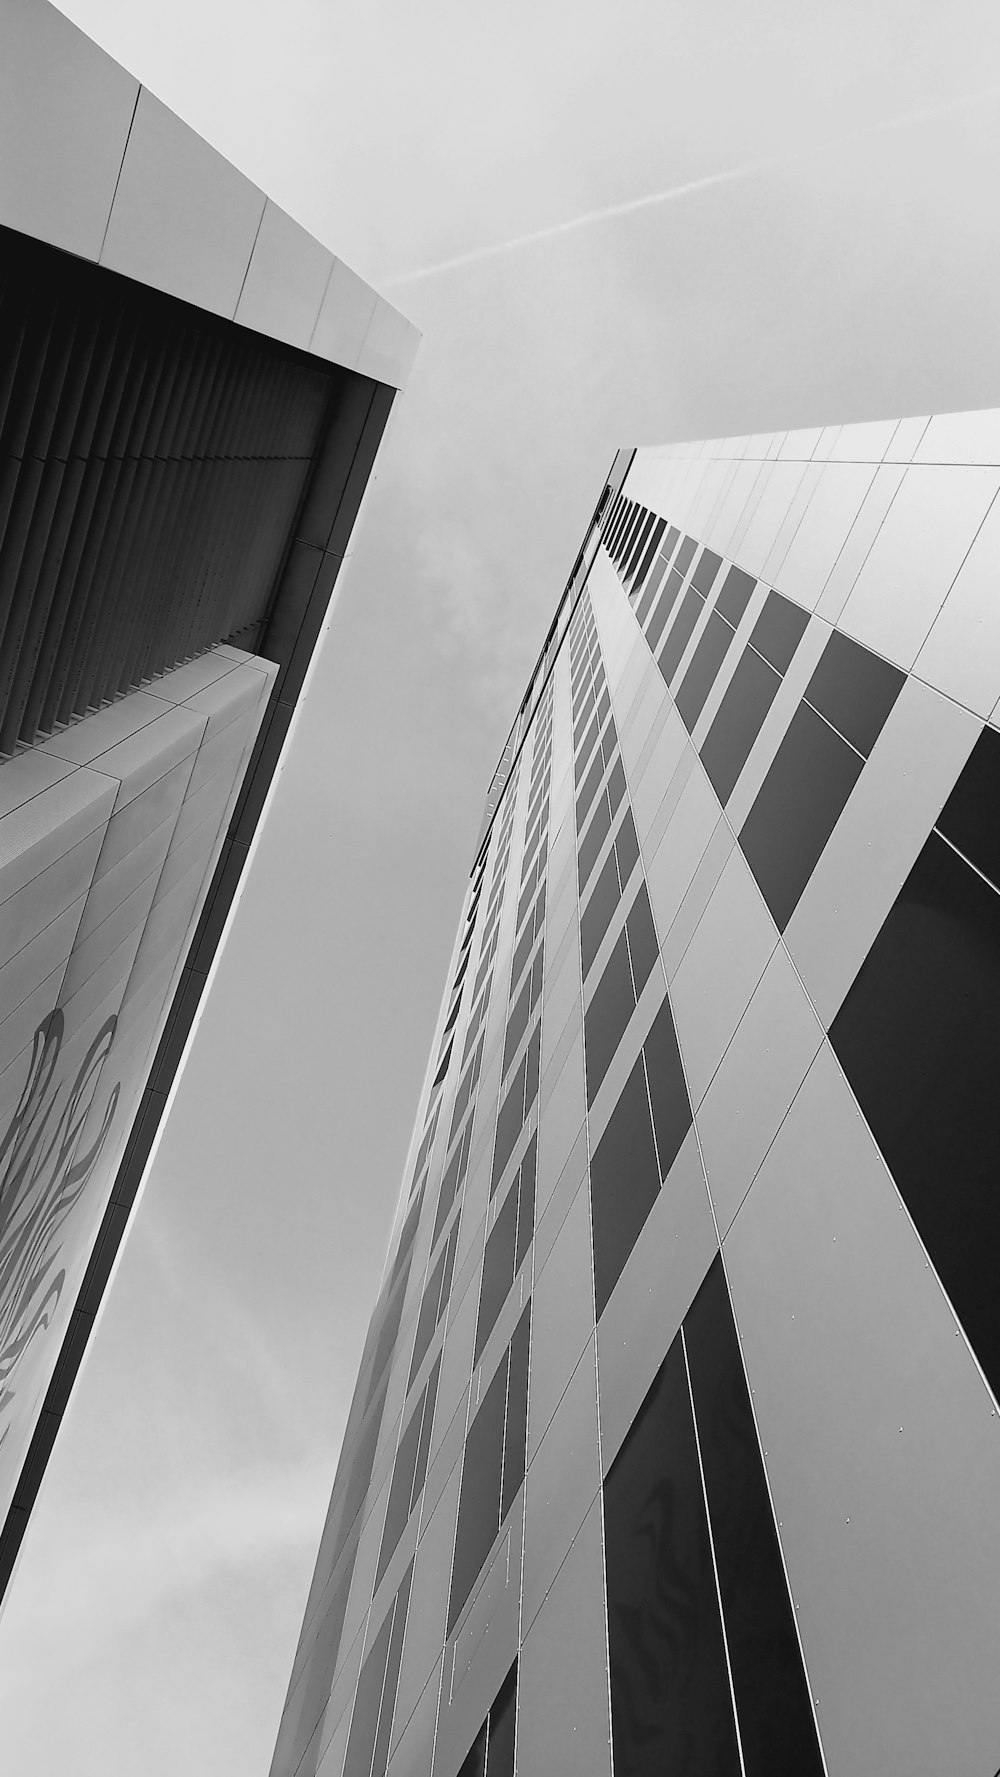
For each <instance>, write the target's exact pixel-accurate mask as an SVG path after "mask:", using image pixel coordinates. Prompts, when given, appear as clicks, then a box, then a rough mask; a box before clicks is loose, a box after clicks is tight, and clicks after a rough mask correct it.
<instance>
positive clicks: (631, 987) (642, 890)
mask: <svg viewBox="0 0 1000 1777" xmlns="http://www.w3.org/2000/svg"><path fill="white" fill-rule="evenodd" d="M657 955H658V948H657V943H656V933H655V931H654V929H653V915H652V912H651V910H650V905H649V896H648V894H647V893H646V885H645V883H644V882H643V883H640V885H639V891H638V893H637V895H636V898H635V901H634V902H633V904H632V907H631V908H630V910H629V914H628V917H627V919H626V922H625V926H624V929H623V930H622V932H621V935H620V936H619V938H618V942H617V943H616V945H615V947H614V949H613V950H612V952H611V955H610V957H609V958H608V961H607V963H606V964H605V968H604V973H603V975H602V976H601V979H600V981H599V982H598V984H597V987H596V988H595V989H594V993H593V997H592V998H591V1001H590V1004H589V1005H588V1007H587V1010H586V1013H585V1014H584V1040H585V1048H586V1056H587V1104H588V1106H589V1105H592V1104H593V1102H594V1099H595V1098H596V1096H597V1092H598V1089H599V1087H600V1085H601V1082H602V1081H603V1079H604V1076H605V1074H606V1073H607V1071H608V1068H609V1067H610V1066H611V1063H612V1061H613V1060H614V1057H615V1054H616V1052H617V1049H618V1045H619V1043H620V1042H621V1039H622V1037H623V1036H624V1034H625V1031H626V1029H627V1027H628V1024H629V1020H630V1019H631V1017H632V1013H633V1012H634V1011H635V1008H636V1005H637V1003H638V1000H639V996H640V994H641V993H642V990H643V988H644V987H645V985H646V982H647V980H648V979H649V975H650V971H651V970H652V967H653V964H654V963H655V961H656V958H657Z"/></svg>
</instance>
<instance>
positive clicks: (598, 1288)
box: [590, 1000, 691, 1319]
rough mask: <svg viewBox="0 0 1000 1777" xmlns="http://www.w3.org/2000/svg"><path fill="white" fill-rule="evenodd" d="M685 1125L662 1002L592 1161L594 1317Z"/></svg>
mask: <svg viewBox="0 0 1000 1777" xmlns="http://www.w3.org/2000/svg"><path fill="white" fill-rule="evenodd" d="M690 1127H691V1106H690V1103H689V1101H688V1095H687V1088H686V1086H685V1083H684V1073H683V1069H682V1067H681V1058H680V1052H679V1050H678V1048H677V1038H676V1035H675V1033H674V1024H673V1017H672V1015H671V1012H670V1003H669V1000H664V1002H663V1004H662V1006H661V1007H660V1010H659V1012H658V1013H657V1015H656V1017H655V1019H654V1020H653V1024H652V1028H651V1030H650V1032H649V1035H648V1036H647V1038H646V1041H645V1043H644V1044H643V1047H642V1051H641V1053H640V1055H639V1057H638V1060H637V1061H636V1063H635V1066H634V1067H633V1069H632V1072H631V1073H630V1074H629V1077H628V1079H627V1081H626V1083H625V1085H624V1087H623V1089H622V1092H621V1096H620V1097H619V1099H618V1102H617V1104H616V1105H615V1108H614V1110H613V1111H612V1113H611V1116H610V1118H609V1121H608V1125H607V1128H606V1129H605V1131H604V1134H603V1135H602V1136H601V1139H600V1141H599V1142H598V1144H597V1147H596V1149H595V1150H594V1154H593V1157H592V1159H591V1167H590V1185H591V1216H592V1222H593V1234H594V1290H595V1297H596V1303H597V1316H598V1319H600V1316H601V1314H602V1313H603V1311H604V1309H605V1307H606V1306H607V1303H608V1300H609V1298H610V1296H611V1292H612V1290H613V1289H614V1287H615V1284H616V1283H617V1282H618V1279H619V1277H620V1276H621V1274H622V1271H623V1270H624V1268H625V1264H626V1261H627V1259H628V1256H629V1254H630V1252H631V1251H632V1248H633V1246H634V1245H635V1243H636V1241H637V1240H638V1238H639V1235H640V1233H641V1232H642V1228H643V1225H644V1223H645V1221H646V1217H647V1216H648V1214H649V1212H650V1210H651V1209H652V1207H653V1204H654V1202H655V1200H656V1197H657V1193H658V1192H659V1189H660V1185H661V1184H662V1182H663V1180H664V1179H665V1178H666V1176H667V1173H668V1172H669V1170H670V1168H671V1166H672V1165H673V1163H674V1160H675V1159H676V1157H677V1153H678V1150H679V1148H680V1146H681V1143H682V1141H683V1140H684V1137H685V1136H686V1134H687V1132H688V1130H689V1129H690Z"/></svg>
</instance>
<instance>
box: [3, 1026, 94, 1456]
mask: <svg viewBox="0 0 1000 1777" xmlns="http://www.w3.org/2000/svg"><path fill="white" fill-rule="evenodd" d="M117 1024H118V1020H117V1017H111V1018H107V1019H106V1020H105V1022H104V1023H103V1024H102V1025H101V1028H100V1030H99V1031H98V1033H97V1035H96V1037H95V1038H94V1040H93V1042H92V1043H91V1045H90V1047H89V1049H88V1050H87V1053H86V1055H85V1056H84V1058H83V1060H82V1062H81V1063H80V1067H79V1069H78V1071H77V1074H76V1077H75V1079H74V1080H73V1083H72V1085H71V1086H70V1087H69V1089H68V1091H67V1092H65V1095H64V1087H65V1085H66V1080H65V1079H64V1078H61V1077H60V1074H59V1056H60V1052H61V1050H62V1046H63V1038H64V1034H65V1020H64V1017H63V1014H62V1012H61V1011H60V1010H59V1008H58V1007H57V1008H56V1010H55V1011H54V1012H50V1013H49V1015H48V1017H47V1018H45V1019H43V1020H42V1023H41V1024H40V1025H39V1026H38V1029H37V1030H36V1032H35V1035H34V1039H33V1043H32V1051H31V1060H30V1062H29V1065H28V1076H27V1079H26V1081H25V1085H24V1090H23V1092H22V1093H21V1097H20V1100H19V1101H18V1104H17V1106H16V1108H15V1110H14V1113H13V1115H12V1117H11V1119H10V1122H9V1124H8V1126H7V1129H6V1131H5V1132H4V1134H3V1136H2V1137H0V1451H2V1450H3V1446H4V1443H5V1441H6V1438H7V1435H8V1432H9V1431H10V1425H11V1414H12V1410H13V1406H14V1401H15V1397H16V1393H17V1388H16V1378H17V1371H18V1368H19V1366H20V1364H21V1363H22V1361H23V1359H24V1356H25V1354H26V1352H27V1351H28V1349H29V1347H30V1346H31V1344H32V1342H33V1341H34V1340H35V1339H37V1338H38V1337H39V1336H41V1335H43V1334H44V1332H45V1329H46V1328H47V1327H48V1326H49V1325H50V1323H51V1321H52V1319H53V1316H54V1315H55V1312H56V1309H57V1307H58V1304H59V1299H60V1297H61V1295H62V1292H63V1288H64V1286H65V1282H66V1270H65V1267H63V1266H60V1263H59V1260H60V1254H61V1249H62V1234H63V1229H64V1227H65V1223H66V1220H67V1218H68V1217H69V1215H70V1214H71V1212H72V1210H73V1207H74V1205H75V1204H76V1203H77V1201H78V1200H79V1198H80V1196H81V1195H82V1193H83V1192H84V1191H85V1189H86V1187H87V1184H88V1181H89V1179H90V1177H91V1174H92V1173H93V1170H94V1167H95V1166H96V1165H97V1161H98V1159H99V1157H100V1153H101V1149H102V1148H103V1146H104V1144H105V1141H106V1140H107V1137H108V1133H109V1131H110V1129H111V1125H112V1122H113V1120H114V1115H115V1111H116V1108H117V1105H118V1096H119V1090H120V1088H119V1085H117V1084H116V1085H115V1086H114V1088H113V1090H112V1092H111V1094H110V1097H109V1099H108V1103H107V1107H106V1109H105V1111H104V1115H103V1117H102V1118H101V1120H100V1123H99V1126H98V1128H97V1132H96V1134H95V1136H94V1139H93V1141H92V1142H91V1143H90V1146H89V1147H88V1148H87V1150H86V1152H84V1153H80V1152H78V1149H79V1147H80V1142H81V1138H82V1136H83V1132H84V1128H85V1126H86V1124H87V1120H88V1117H89V1115H90V1111H91V1108H92V1106H93V1103H94V1098H95V1095H96V1093H97V1087H98V1083H99V1080H100V1076H101V1071H102V1069H103V1067H104V1063H105V1061H106V1060H107V1057H108V1053H109V1051H110V1049H111V1045H112V1043H113V1042H114V1036H115V1030H116V1027H117Z"/></svg>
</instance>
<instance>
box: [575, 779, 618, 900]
mask: <svg viewBox="0 0 1000 1777" xmlns="http://www.w3.org/2000/svg"><path fill="white" fill-rule="evenodd" d="M624 794H625V772H624V769H623V767H622V762H621V760H620V759H616V760H615V764H614V768H613V770H612V772H611V775H610V777H609V778H608V782H607V788H606V789H605V791H604V794H603V795H602V796H600V797H599V798H598V800H597V805H596V807H595V809H594V812H593V814H592V816H591V818H590V825H589V826H588V828H587V831H586V832H585V833H584V834H583V835H582V837H581V839H580V843H579V846H578V849H577V877H578V881H579V888H580V894H581V895H582V894H583V891H584V889H585V888H586V886H587V883H588V881H589V880H590V873H591V871H592V870H593V868H594V865H595V864H596V863H597V860H598V858H599V856H600V854H601V849H602V847H603V845H604V841H605V840H606V838H607V836H608V834H609V833H610V831H611V824H612V822H613V820H614V817H615V814H616V812H617V810H618V805H619V803H620V802H621V800H622V797H623V796H624Z"/></svg>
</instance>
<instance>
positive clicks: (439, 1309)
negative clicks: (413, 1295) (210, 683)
mask: <svg viewBox="0 0 1000 1777" xmlns="http://www.w3.org/2000/svg"><path fill="white" fill-rule="evenodd" d="M461 1222H462V1218H461V1216H460V1215H459V1216H456V1217H455V1220H454V1222H453V1223H452V1229H451V1233H450V1234H449V1236H448V1239H447V1241H446V1243H445V1245H444V1246H443V1247H442V1249H441V1254H440V1256H439V1258H438V1261H437V1263H436V1265H435V1266H434V1269H433V1271H432V1272H431V1275H430V1277H429V1279H428V1281H427V1283H426V1284H425V1285H424V1293H423V1296H422V1297H421V1301H420V1313H419V1315H418V1317H417V1331H416V1337H415V1338H414V1341H413V1357H412V1358H411V1360H410V1375H409V1380H408V1381H407V1384H406V1388H407V1393H409V1390H410V1388H411V1387H412V1386H413V1378H414V1377H415V1375H416V1373H417V1371H418V1370H419V1368H420V1365H421V1364H422V1363H423V1360H424V1357H425V1355H426V1352H427V1348H428V1346H429V1345H430V1342H431V1340H432V1339H433V1337H434V1333H435V1331H436V1329H437V1326H438V1322H439V1321H440V1319H441V1316H442V1314H443V1313H444V1311H445V1309H446V1308H447V1306H448V1298H449V1296H450V1295H451V1281H452V1277H453V1275H454V1271H455V1253H456V1251H457V1248H458V1230H459V1228H460V1226H461Z"/></svg>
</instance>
